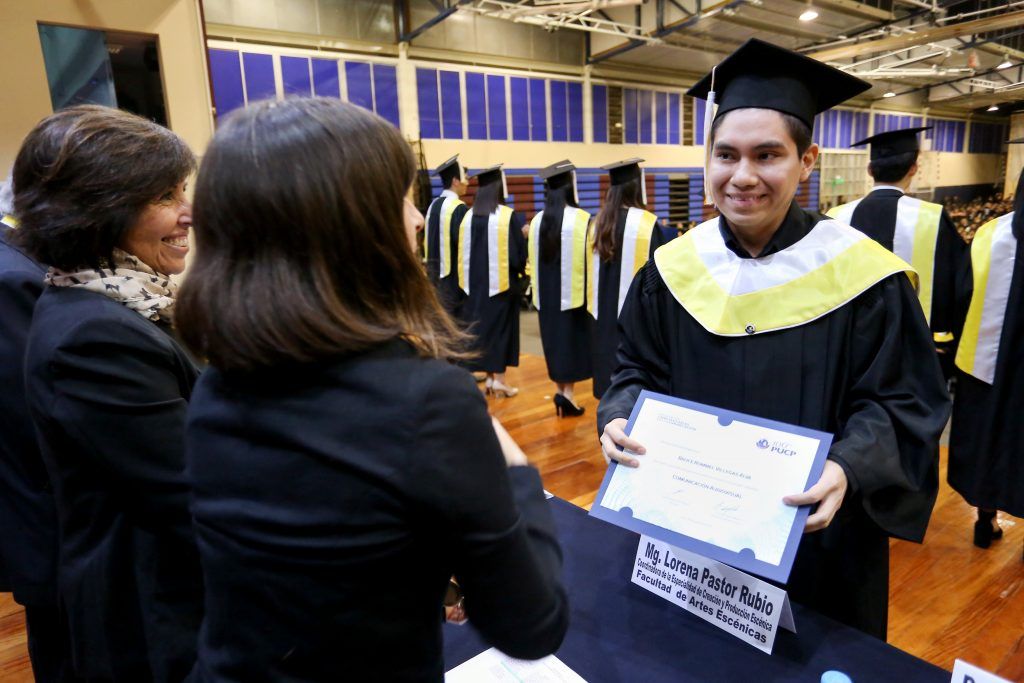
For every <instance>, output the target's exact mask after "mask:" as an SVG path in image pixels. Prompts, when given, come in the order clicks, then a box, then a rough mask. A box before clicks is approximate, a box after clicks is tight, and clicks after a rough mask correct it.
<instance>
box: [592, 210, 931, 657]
mask: <svg viewBox="0 0 1024 683" xmlns="http://www.w3.org/2000/svg"><path fill="white" fill-rule="evenodd" d="M820 218H821V217H820V216H819V215H817V214H811V213H808V212H805V211H803V210H802V209H800V208H799V207H797V206H796V204H795V203H794V204H793V206H792V207H791V208H790V211H789V214H788V215H787V217H786V220H785V221H784V222H783V224H782V226H781V227H780V228H779V230H778V231H777V232H776V233H775V235H774V237H773V238H772V240H771V242H769V244H768V246H767V247H766V249H765V251H764V252H763V256H768V255H770V254H772V253H775V252H776V251H779V250H781V249H784V248H785V247H787V246H789V245H791V244H793V243H795V242H797V241H798V240H799V239H801V238H802V237H803V236H805V235H806V234H807V233H808V232H809V231H810V230H811V229H812V227H813V225H814V224H815V223H817V222H818V221H819V220H820ZM721 225H722V231H723V235H724V236H725V237H726V242H727V244H729V246H730V248H731V249H732V250H733V251H734V252H736V253H737V254H738V255H740V256H741V257H744V258H750V256H749V254H747V252H746V251H745V250H743V248H742V247H741V246H739V245H738V244H737V243H736V241H735V239H734V238H733V237H732V235H731V232H730V231H729V229H728V227H727V226H726V225H725V223H724V221H723V222H722V223H721ZM619 330H620V334H621V335H622V342H621V344H620V346H619V352H618V364H619V367H618V369H617V371H616V372H615V375H614V376H613V377H612V385H611V387H610V388H609V389H608V391H607V392H606V393H605V395H604V397H603V398H602V399H601V404H600V407H599V408H598V420H597V422H598V429H599V430H603V429H604V426H605V424H607V423H608V422H609V421H610V420H612V419H614V418H618V417H628V416H629V413H630V411H631V410H632V408H633V404H634V403H635V402H636V397H637V396H638V395H639V393H640V391H641V390H642V389H650V390H653V391H657V392H661V393H665V394H670V395H672V396H677V397H680V398H685V399H689V400H692V401H698V402H701V403H706V404H710V405H714V406H718V407H722V408H727V409H730V410H735V411H740V412H744V413H749V414H752V415H758V416H761V417H765V418H769V419H773V420H779V421H782V422H788V423H791V424H797V425H801V426H804V427H809V428H811V429H818V430H821V431H825V432H829V433H832V434H834V435H835V439H834V441H833V444H832V448H831V450H830V452H829V458H830V459H832V460H834V461H835V462H836V463H837V464H839V465H840V466H841V467H842V468H843V470H844V471H845V473H846V475H847V479H848V481H849V485H848V489H847V492H846V497H845V499H844V501H843V504H842V506H841V508H840V510H839V512H838V513H837V514H836V517H835V518H834V519H833V521H832V524H831V525H830V526H829V527H828V528H827V529H824V530H822V531H819V532H816V533H812V534H806V535H804V537H803V539H802V541H801V544H800V549H799V551H798V553H797V557H796V562H795V564H794V567H793V571H792V573H791V575H790V581H789V583H788V585H787V589H788V591H789V594H790V597H791V598H792V599H793V600H795V601H796V602H799V603H801V604H804V605H807V606H809V607H811V608H813V609H816V610H818V611H819V612H821V613H823V614H826V615H828V616H831V617H832V618H835V619H837V620H839V621H841V622H843V623H846V624H848V625H850V626H853V627H855V628H859V629H861V630H862V631H865V632H867V633H870V634H873V635H875V636H877V637H879V638H883V639H884V638H885V633H886V622H887V612H888V577H889V555H888V538H887V536H888V535H891V536H896V537H899V538H905V539H908V540H912V541H920V540H921V539H922V538H923V537H924V532H925V528H926V526H927V524H928V518H929V516H930V514H931V509H932V505H933V504H934V502H935V496H936V493H937V490H938V457H937V456H938V449H937V447H936V444H937V443H938V439H939V435H940V434H941V432H942V429H943V427H944V425H945V423H946V419H947V418H948V416H949V409H950V399H949V395H948V394H947V392H946V388H945V383H944V382H943V380H942V375H941V372H940V370H939V365H938V361H937V360H936V357H935V354H934V353H933V352H932V340H931V333H930V332H929V330H928V327H927V325H926V323H925V319H924V315H923V314H922V312H921V306H920V304H919V303H918V300H917V296H916V294H915V292H914V290H913V287H912V286H911V284H910V281H909V279H908V278H907V277H906V275H904V274H902V273H899V274H896V275H892V276H889V277H887V278H885V279H884V280H882V281H881V282H879V283H878V284H876V285H874V286H873V287H871V288H870V289H868V290H867V291H865V292H864V293H862V294H861V295H859V296H858V297H856V298H855V299H854V300H853V301H851V302H850V303H848V304H846V305H845V306H843V307H841V308H839V309H837V310H835V311H833V312H831V313H829V314H828V315H825V316H823V317H821V318H819V319H817V320H814V321H812V322H809V323H806V324H804V325H800V326H798V327H794V328H790V329H786V330H779V331H776V332H768V333H763V334H758V335H754V336H749V337H723V336H716V335H713V334H711V333H709V332H708V331H706V330H705V329H704V328H703V327H702V326H701V325H700V324H699V323H698V322H697V321H696V320H694V319H693V318H692V317H691V316H690V314H689V313H687V312H686V310H685V309H684V308H683V307H682V306H680V305H679V303H678V302H676V300H675V299H674V298H673V297H672V294H671V293H670V292H669V290H668V288H667V287H666V285H665V283H664V281H663V280H662V278H661V275H660V274H659V272H658V269H657V267H656V266H655V264H654V262H653V261H652V262H648V263H647V265H645V266H644V268H643V269H642V270H641V271H640V273H638V274H637V278H636V279H635V280H634V282H633V286H632V287H631V289H630V292H629V294H628V296H627V299H626V302H625V305H624V306H623V309H622V314H621V316H620V317H619ZM642 466H643V465H642V464H641V467H642Z"/></svg>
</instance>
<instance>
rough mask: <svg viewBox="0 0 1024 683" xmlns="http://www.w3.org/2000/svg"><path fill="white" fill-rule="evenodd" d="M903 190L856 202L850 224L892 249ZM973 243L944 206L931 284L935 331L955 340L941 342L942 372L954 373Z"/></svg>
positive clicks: (882, 192)
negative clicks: (962, 290)
mask: <svg viewBox="0 0 1024 683" xmlns="http://www.w3.org/2000/svg"><path fill="white" fill-rule="evenodd" d="M902 196H903V193H902V192H900V191H899V190H889V189H882V190H875V191H873V192H871V193H869V194H868V195H867V196H866V197H864V199H862V200H861V201H860V203H859V204H857V207H856V208H855V209H854V210H853V216H852V217H851V218H850V224H851V225H852V226H853V227H855V228H857V229H858V230H860V231H861V232H863V233H864V234H865V235H867V236H868V237H870V238H871V239H873V240H875V241H876V242H878V243H879V244H881V245H882V246H883V247H885V248H886V249H888V250H889V251H892V250H893V237H894V235H895V233H896V206H897V204H898V203H899V200H900V197H902ZM969 258H970V247H969V246H968V244H967V243H966V242H964V241H963V239H962V238H961V237H960V234H959V233H958V232H957V231H956V227H954V225H953V220H952V219H951V218H950V217H949V214H948V213H946V210H945V209H943V210H942V218H941V219H940V221H939V235H938V238H937V240H936V243H935V271H934V278H933V288H932V310H931V319H930V320H931V328H932V332H952V333H953V335H954V339H953V341H952V342H939V343H937V344H936V347H937V348H938V349H939V350H940V351H941V353H940V354H939V360H940V362H941V364H942V370H943V374H944V375H945V376H946V377H950V376H952V368H953V357H954V356H955V354H956V345H957V342H958V340H959V339H960V333H961V331H962V329H963V324H964V318H963V315H962V314H963V313H966V311H961V310H960V309H959V307H958V305H957V292H958V287H962V280H961V278H963V277H964V274H965V272H966V271H965V268H966V262H967V261H968V260H969Z"/></svg>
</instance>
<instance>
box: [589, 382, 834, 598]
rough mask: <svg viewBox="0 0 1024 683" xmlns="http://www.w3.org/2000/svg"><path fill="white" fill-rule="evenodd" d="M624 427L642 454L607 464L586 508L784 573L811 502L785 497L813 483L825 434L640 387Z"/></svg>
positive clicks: (773, 574)
mask: <svg viewBox="0 0 1024 683" xmlns="http://www.w3.org/2000/svg"><path fill="white" fill-rule="evenodd" d="M627 433H629V435H630V437H631V438H634V439H636V440H637V441H639V442H640V443H641V444H643V445H644V448H645V449H646V453H645V454H644V455H641V456H637V459H638V460H639V462H640V466H639V467H637V468H632V467H624V466H621V465H615V464H613V465H612V466H611V467H609V470H608V473H607V474H606V476H605V480H604V483H603V484H602V486H601V490H600V492H599V493H598V496H597V500H596V501H595V503H594V506H593V508H592V509H591V514H592V515H594V516H596V517H599V518H601V519H605V520H606V521H610V522H613V523H615V524H619V525H620V526H626V527H627V528H631V529H633V530H634V531H638V532H640V533H644V534H648V535H650V536H653V537H655V538H658V539H660V540H663V541H665V542H666V543H671V544H673V545H676V546H678V547H683V548H685V549H687V550H690V551H692V552H696V553H698V554H700V555H704V556H706V557H712V558H714V559H716V560H719V561H721V562H725V563H726V564H729V565H732V566H734V567H737V568H739V569H742V570H743V571H748V572H750V573H753V574H758V575H761V576H765V577H767V578H770V579H774V580H777V581H783V582H784V581H785V580H786V579H787V578H788V576H789V571H790V569H791V568H792V564H793V558H794V557H795V555H796V548H797V546H798V545H799V542H800V536H801V534H802V532H803V525H804V521H805V520H806V518H807V514H808V508H807V507H801V508H796V507H792V506H789V505H786V504H784V503H783V502H782V498H783V496H786V495H789V494H794V493H799V492H802V491H805V490H807V489H808V488H809V487H810V486H811V485H813V484H814V483H816V482H817V480H818V478H819V477H820V476H821V470H822V468H823V467H824V461H825V457H826V455H827V453H828V448H829V446H830V445H831V441H832V437H831V436H830V435H828V434H825V433H822V432H816V431H813V430H809V429H805V428H803V427H796V426H792V425H786V424H782V423H778V422H773V421H770V420H765V419H762V418H758V417H755V416H750V415H743V414H740V413H734V412H732V411H726V410H721V409H718V408H713V407H711V406H704V405H700V404H696V403H692V402H689V401H683V400H681V399H676V398H673V397H670V396H663V395H660V394H654V393H652V392H646V391H645V392H643V393H642V394H641V396H640V398H639V399H638V400H637V404H636V407H635V408H634V410H633V414H632V416H631V417H630V420H629V426H628V428H627Z"/></svg>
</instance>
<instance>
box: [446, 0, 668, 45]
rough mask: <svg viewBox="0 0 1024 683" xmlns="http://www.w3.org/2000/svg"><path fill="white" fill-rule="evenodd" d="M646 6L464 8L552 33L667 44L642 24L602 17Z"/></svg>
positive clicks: (499, 4) (613, 0)
mask: <svg viewBox="0 0 1024 683" xmlns="http://www.w3.org/2000/svg"><path fill="white" fill-rule="evenodd" d="M642 3H643V0H587V1H585V2H567V1H565V0H533V2H529V0H518V1H517V0H475V2H473V3H472V4H469V5H464V6H462V7H461V10H462V11H463V12H474V13H476V14H480V15H483V16H487V17H492V18H495V19H505V20H508V21H514V22H518V23H523V24H532V25H533V26H540V27H542V28H545V29H547V30H549V31H554V30H557V29H561V28H565V29H573V30H577V31H587V32H590V33H603V34H605V35H610V36H615V37H617V38H623V39H625V40H631V41H632V40H638V41H641V42H643V43H647V44H650V45H660V44H662V43H663V42H664V41H662V40H661V38H658V37H656V36H651V35H647V34H646V33H645V32H644V30H643V28H642V27H641V26H639V25H633V24H626V23H623V22H621V21H614V20H612V19H609V18H607V15H604V16H601V14H603V12H601V11H600V10H603V9H610V8H615V7H639V6H640V5H641V4H642Z"/></svg>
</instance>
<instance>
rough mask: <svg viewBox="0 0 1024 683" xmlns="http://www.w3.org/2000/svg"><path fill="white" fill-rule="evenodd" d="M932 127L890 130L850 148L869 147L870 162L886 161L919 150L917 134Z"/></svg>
mask: <svg viewBox="0 0 1024 683" xmlns="http://www.w3.org/2000/svg"><path fill="white" fill-rule="evenodd" d="M931 129H932V126H918V127H917V128H903V129H901V130H890V131H888V132H886V133H879V134H877V135H872V136H871V137H869V138H864V139H863V140H860V141H858V142H855V143H853V144H852V145H850V147H863V146H864V145H871V160H872V161H874V160H875V159H888V158H889V157H894V156H897V155H899V154H904V153H906V152H917V151H919V150H920V149H921V142H920V140H918V137H917V134H918V133H920V132H921V131H923V130H931Z"/></svg>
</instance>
